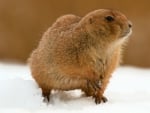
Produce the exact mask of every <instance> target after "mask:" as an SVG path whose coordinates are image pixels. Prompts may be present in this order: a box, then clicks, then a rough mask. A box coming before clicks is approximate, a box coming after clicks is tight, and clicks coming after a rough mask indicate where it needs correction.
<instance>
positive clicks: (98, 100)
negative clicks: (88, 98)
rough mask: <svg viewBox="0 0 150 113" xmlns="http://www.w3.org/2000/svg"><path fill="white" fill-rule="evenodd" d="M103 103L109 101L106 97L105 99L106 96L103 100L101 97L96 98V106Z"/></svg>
mask: <svg viewBox="0 0 150 113" xmlns="http://www.w3.org/2000/svg"><path fill="white" fill-rule="evenodd" d="M102 101H103V102H104V103H105V102H107V101H108V99H107V98H106V97H104V96H103V97H101V98H100V97H95V103H96V104H100V103H101V102H102Z"/></svg>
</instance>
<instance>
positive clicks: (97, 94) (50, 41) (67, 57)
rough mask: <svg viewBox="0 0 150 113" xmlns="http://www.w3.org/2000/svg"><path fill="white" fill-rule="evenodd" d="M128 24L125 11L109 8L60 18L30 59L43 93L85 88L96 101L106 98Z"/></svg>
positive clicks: (34, 76) (128, 28) (46, 94)
mask: <svg viewBox="0 0 150 113" xmlns="http://www.w3.org/2000/svg"><path fill="white" fill-rule="evenodd" d="M108 16H111V17H113V19H112V18H109V17H108ZM106 17H108V19H106ZM111 19H112V20H111ZM129 25H130V23H129V21H128V20H127V18H126V17H125V16H124V15H123V14H121V13H120V12H118V11H115V10H108V9H100V10H96V11H93V12H90V13H89V14H87V15H86V16H85V17H83V18H81V17H78V16H75V15H65V16H62V17H60V18H58V19H57V20H56V22H55V23H54V24H53V25H52V26H51V27H50V28H49V29H48V30H47V31H46V32H45V33H44V35H43V37H42V39H41V41H40V44H39V46H38V48H37V49H36V50H34V51H33V53H32V54H31V57H30V59H29V63H30V67H31V71H32V76H33V78H34V79H35V80H36V82H37V83H38V85H39V87H41V88H42V92H43V96H46V97H49V94H50V91H51V90H52V89H57V90H72V89H82V90H83V91H84V92H85V93H86V94H87V96H93V97H94V98H95V102H96V103H100V102H101V101H104V102H105V101H106V98H105V97H104V96H103V93H104V90H105V88H106V86H107V84H108V81H109V78H110V76H111V74H112V72H113V71H114V69H115V68H116V67H117V66H118V64H119V61H120V53H121V46H122V45H123V44H124V42H125V40H126V38H124V37H125V36H126V35H128V34H129V31H130V27H131V25H130V26H129Z"/></svg>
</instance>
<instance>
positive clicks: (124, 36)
mask: <svg viewBox="0 0 150 113" xmlns="http://www.w3.org/2000/svg"><path fill="white" fill-rule="evenodd" d="M131 34H132V29H129V30H127V31H126V32H124V33H123V34H122V35H121V38H127V37H129V36H130V35H131Z"/></svg>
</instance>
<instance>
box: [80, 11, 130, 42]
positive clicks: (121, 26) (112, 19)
mask: <svg viewBox="0 0 150 113" xmlns="http://www.w3.org/2000/svg"><path fill="white" fill-rule="evenodd" d="M80 22H81V24H82V25H83V26H84V28H85V29H86V31H87V33H88V34H89V35H90V36H92V37H95V38H96V39H97V40H100V41H104V42H106V41H107V42H114V41H118V40H121V41H122V40H124V39H126V37H128V36H129V35H130V34H131V32H132V29H131V28H132V24H131V22H130V21H129V20H128V19H127V18H126V16H125V15H124V14H122V13H120V12H119V11H116V10H109V9H99V10H95V11H93V12H91V13H88V14H87V15H86V16H85V17H83V19H82V20H81V21H80Z"/></svg>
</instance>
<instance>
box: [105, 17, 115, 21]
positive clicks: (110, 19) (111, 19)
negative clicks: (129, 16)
mask: <svg viewBox="0 0 150 113" xmlns="http://www.w3.org/2000/svg"><path fill="white" fill-rule="evenodd" d="M105 19H106V20H107V21H108V22H112V21H114V17H112V16H106V17H105Z"/></svg>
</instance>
